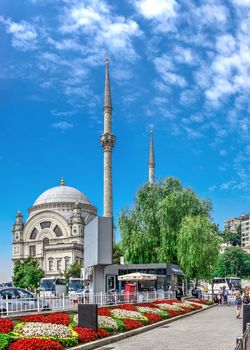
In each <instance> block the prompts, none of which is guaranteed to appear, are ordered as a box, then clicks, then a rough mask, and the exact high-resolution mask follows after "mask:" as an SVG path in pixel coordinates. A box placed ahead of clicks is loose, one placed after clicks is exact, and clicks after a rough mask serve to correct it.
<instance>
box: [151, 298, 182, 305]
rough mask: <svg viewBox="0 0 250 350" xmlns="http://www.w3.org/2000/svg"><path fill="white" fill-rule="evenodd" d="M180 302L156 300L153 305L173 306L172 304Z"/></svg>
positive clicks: (175, 300)
mask: <svg viewBox="0 0 250 350" xmlns="http://www.w3.org/2000/svg"><path fill="white" fill-rule="evenodd" d="M179 302H180V300H177V299H171V300H157V301H155V302H154V304H170V305H172V304H174V303H179Z"/></svg>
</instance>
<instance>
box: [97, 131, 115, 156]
mask: <svg viewBox="0 0 250 350" xmlns="http://www.w3.org/2000/svg"><path fill="white" fill-rule="evenodd" d="M115 140H116V137H115V135H112V134H110V133H109V132H106V133H105V134H103V135H102V136H101V137H100V143H101V146H102V148H103V150H104V151H112V149H113V148H114V146H115Z"/></svg>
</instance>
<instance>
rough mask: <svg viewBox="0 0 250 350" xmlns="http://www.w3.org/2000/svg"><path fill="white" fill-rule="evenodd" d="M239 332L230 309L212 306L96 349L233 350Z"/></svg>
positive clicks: (238, 326) (239, 323) (236, 320)
mask: <svg viewBox="0 0 250 350" xmlns="http://www.w3.org/2000/svg"><path fill="white" fill-rule="evenodd" d="M241 333H242V319H239V320H238V319H236V314H235V308H234V306H231V307H229V306H215V307H213V308H211V309H209V310H205V311H203V312H201V313H198V314H196V315H192V316H189V317H186V318H184V319H182V320H178V321H175V322H172V323H169V324H166V325H164V326H162V327H159V328H155V329H153V330H151V331H148V332H145V333H142V334H139V335H135V336H133V337H130V338H127V339H124V340H121V341H119V342H116V343H113V344H109V345H106V346H103V347H101V348H99V349H100V350H101V349H102V350H133V349H135V350H156V349H157V350H233V349H234V347H235V341H236V337H237V336H240V335H241Z"/></svg>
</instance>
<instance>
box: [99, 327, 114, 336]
mask: <svg viewBox="0 0 250 350" xmlns="http://www.w3.org/2000/svg"><path fill="white" fill-rule="evenodd" d="M110 335H111V334H110V333H109V332H108V331H106V330H105V329H102V328H98V338H99V339H102V338H106V337H109V336H110Z"/></svg>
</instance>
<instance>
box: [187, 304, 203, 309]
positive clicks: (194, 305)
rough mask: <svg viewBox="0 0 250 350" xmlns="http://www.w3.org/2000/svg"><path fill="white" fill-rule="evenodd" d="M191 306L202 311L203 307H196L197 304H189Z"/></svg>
mask: <svg viewBox="0 0 250 350" xmlns="http://www.w3.org/2000/svg"><path fill="white" fill-rule="evenodd" d="M189 304H190V305H191V306H193V307H194V308H195V310H200V309H202V306H201V305H196V304H193V303H189Z"/></svg>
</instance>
